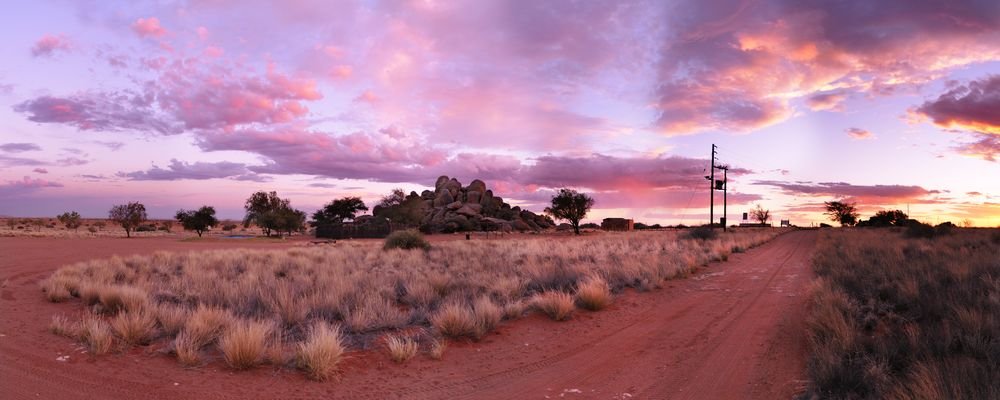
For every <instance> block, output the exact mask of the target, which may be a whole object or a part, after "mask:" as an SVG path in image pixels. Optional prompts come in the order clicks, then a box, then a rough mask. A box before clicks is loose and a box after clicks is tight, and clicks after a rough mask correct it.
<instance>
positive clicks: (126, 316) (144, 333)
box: [111, 311, 156, 346]
mask: <svg viewBox="0 0 1000 400" xmlns="http://www.w3.org/2000/svg"><path fill="white" fill-rule="evenodd" d="M111 329H112V330H114V332H115V335H117V336H118V337H119V338H121V340H122V343H124V344H125V345H126V346H130V345H136V344H148V343H149V341H150V340H152V339H153V333H154V332H155V329H156V319H155V318H153V316H152V315H150V314H149V313H147V312H143V311H124V312H120V313H118V315H115V316H114V317H111Z"/></svg>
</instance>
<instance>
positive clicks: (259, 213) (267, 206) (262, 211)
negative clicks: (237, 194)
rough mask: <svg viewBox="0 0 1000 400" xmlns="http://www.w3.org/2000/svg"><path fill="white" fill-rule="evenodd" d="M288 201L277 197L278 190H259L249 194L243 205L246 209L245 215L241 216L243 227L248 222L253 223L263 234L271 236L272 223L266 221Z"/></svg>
mask: <svg viewBox="0 0 1000 400" xmlns="http://www.w3.org/2000/svg"><path fill="white" fill-rule="evenodd" d="M288 204H289V201H288V200H285V199H282V198H280V197H278V192H273V191H272V192H270V193H268V192H264V191H260V192H257V193H254V194H252V195H250V198H249V199H247V202H246V204H245V205H244V206H243V208H244V209H246V211H247V213H246V216H245V217H243V227H244V228H248V227H250V224H255V225H257V226H259V227H260V229H261V231H263V232H264V235H266V236H271V229H272V226H271V225H272V224H270V223H267V222H268V221H270V220H272V219H273V218H270V217H269V214H272V213H274V212H276V211H278V210H280V209H281V208H282V207H286V208H287V207H288Z"/></svg>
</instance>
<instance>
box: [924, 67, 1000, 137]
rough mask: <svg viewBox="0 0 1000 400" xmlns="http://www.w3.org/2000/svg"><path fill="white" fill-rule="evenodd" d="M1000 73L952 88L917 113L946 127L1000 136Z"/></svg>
mask: <svg viewBox="0 0 1000 400" xmlns="http://www.w3.org/2000/svg"><path fill="white" fill-rule="evenodd" d="M997 110H1000V75H990V76H987V77H984V78H982V79H977V80H973V81H971V82H969V83H968V84H965V85H959V86H957V87H954V88H952V89H951V90H948V91H947V92H945V93H943V94H941V95H940V96H938V98H936V99H934V100H930V101H927V102H924V104H922V105H921V106H920V107H917V108H916V110H915V112H916V113H918V114H921V115H924V116H927V117H929V118H931V120H933V121H934V124H936V125H938V126H941V127H944V128H952V127H954V128H959V129H965V130H970V131H975V132H983V133H992V134H996V135H1000V112H998V111H997Z"/></svg>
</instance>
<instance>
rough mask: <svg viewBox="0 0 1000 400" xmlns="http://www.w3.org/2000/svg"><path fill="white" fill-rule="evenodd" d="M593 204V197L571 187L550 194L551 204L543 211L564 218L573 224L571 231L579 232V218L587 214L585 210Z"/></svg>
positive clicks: (554, 216)
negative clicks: (553, 194)
mask: <svg viewBox="0 0 1000 400" xmlns="http://www.w3.org/2000/svg"><path fill="white" fill-rule="evenodd" d="M593 206H594V199H593V198H592V197H590V196H587V195H586V194H584V193H578V192H577V191H575V190H572V189H566V188H563V189H559V193H557V194H556V195H555V196H552V206H551V207H548V208H546V209H545V213H546V214H549V215H551V216H552V218H555V219H564V220H567V221H569V223H570V225H572V226H573V232H574V233H576V234H577V235H579V234H580V220H582V219H583V218H584V217H586V216H587V211H590V208H591V207H593Z"/></svg>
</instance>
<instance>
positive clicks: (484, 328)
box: [472, 296, 503, 340]
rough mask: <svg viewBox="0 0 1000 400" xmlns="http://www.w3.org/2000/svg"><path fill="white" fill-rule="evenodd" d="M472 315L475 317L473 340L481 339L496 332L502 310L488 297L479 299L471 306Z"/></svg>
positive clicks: (501, 316)
mask: <svg viewBox="0 0 1000 400" xmlns="http://www.w3.org/2000/svg"><path fill="white" fill-rule="evenodd" d="M472 308H473V313H474V314H475V316H476V329H475V338H476V339H477V340H478V339H482V338H483V336H486V335H487V334H488V333H490V332H493V331H494V330H496V328H497V325H500V319H501V318H503V309H502V308H500V306H498V305H496V303H494V302H493V300H490V298H489V297H485V296H484V297H480V298H479V299H477V300H476V302H475V303H474V304H473V305H472Z"/></svg>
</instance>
